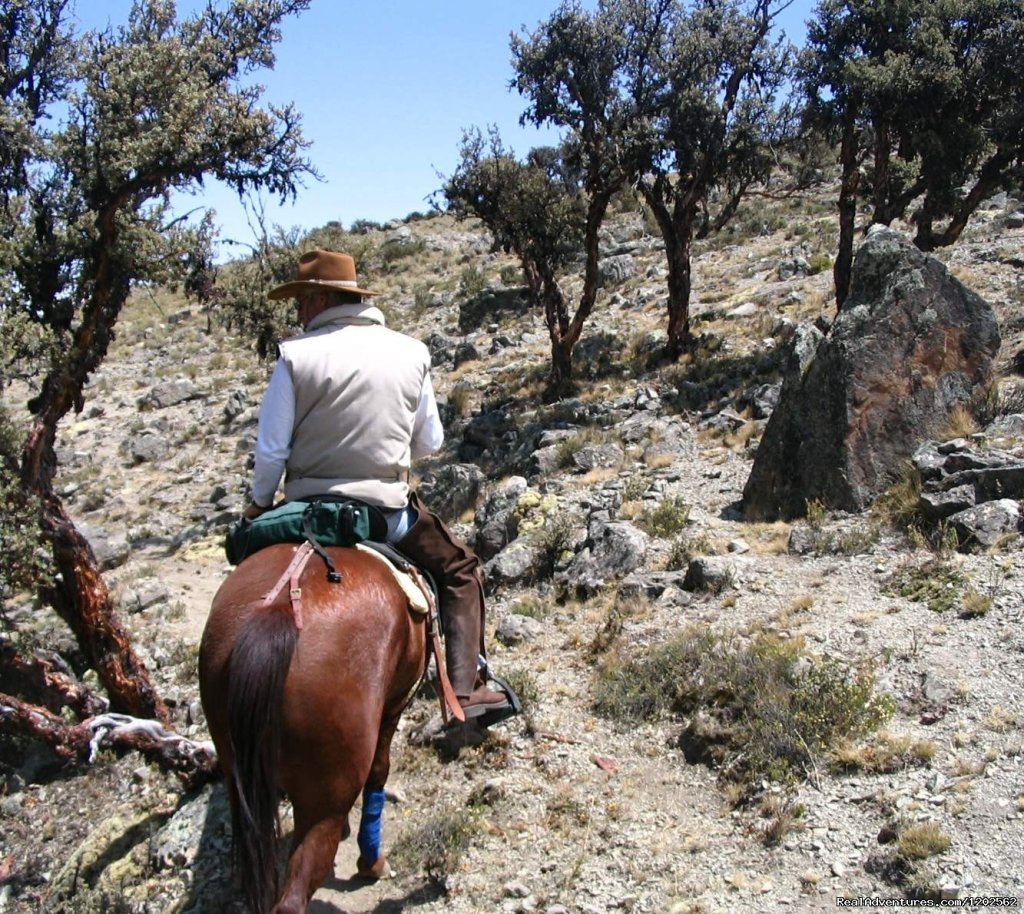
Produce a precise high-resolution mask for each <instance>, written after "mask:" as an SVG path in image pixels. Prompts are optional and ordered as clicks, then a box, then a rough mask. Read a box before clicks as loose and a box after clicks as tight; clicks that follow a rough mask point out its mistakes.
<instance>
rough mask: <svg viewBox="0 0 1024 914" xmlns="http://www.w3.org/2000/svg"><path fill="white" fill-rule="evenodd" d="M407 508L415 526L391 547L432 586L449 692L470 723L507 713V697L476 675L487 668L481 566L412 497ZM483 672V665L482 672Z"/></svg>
mask: <svg viewBox="0 0 1024 914" xmlns="http://www.w3.org/2000/svg"><path fill="white" fill-rule="evenodd" d="M409 503H410V505H411V506H412V507H413V508H414V509H415V510H416V512H417V518H416V522H415V523H414V524H413V525H412V527H411V528H410V529H409V532H408V533H406V535H405V536H404V537H403V538H402V539H401V540H399V541H398V542H397V543H396V544H395V545H396V547H397V548H398V549H399V551H401V552H403V553H404V554H405V555H407V556H408V557H409V558H410V559H411V560H412V561H414V562H416V563H417V564H418V565H420V566H421V567H423V568H425V569H426V570H427V571H428V572H430V574H431V575H432V576H433V578H434V580H435V582H436V583H437V588H438V596H439V602H440V611H441V624H442V627H443V629H444V637H445V647H446V651H445V666H446V667H447V670H448V678H449V680H451V684H452V689H453V690H454V692H455V695H456V697H457V698H458V699H459V703H460V704H461V705H462V706H463V709H464V710H465V712H466V716H467V717H475V716H478V715H480V714H483V713H484V712H486V711H489V710H493V709H495V708H496V707H497V706H499V705H500V706H505V707H507V706H508V704H509V701H508V696H506V695H504V694H503V693H501V692H495V691H493V690H492V689H489V688H487V684H486V682H487V680H486V677H485V675H482V674H481V672H480V671H479V670H478V665H479V661H480V660H484V664H486V656H487V655H486V651H485V648H484V591H483V586H482V585H481V583H480V575H479V571H478V569H479V565H480V560H479V559H478V558H477V557H476V554H475V553H474V552H473V551H472V550H471V549H470V548H469V546H467V545H466V544H465V543H464V542H463V541H462V540H461V539H459V538H458V537H457V536H455V534H453V533H452V532H451V530H449V529H448V527H447V526H445V524H444V522H443V521H442V520H441V519H440V518H439V517H438V516H437V515H436V514H434V513H432V512H431V511H429V510H428V509H427V508H426V507H425V506H424V505H423V502H422V501H421V500H420V499H419V498H418V497H417V496H416V494H415V493H413V494H412V495H410V498H409ZM484 668H485V669H486V665H485V667H484Z"/></svg>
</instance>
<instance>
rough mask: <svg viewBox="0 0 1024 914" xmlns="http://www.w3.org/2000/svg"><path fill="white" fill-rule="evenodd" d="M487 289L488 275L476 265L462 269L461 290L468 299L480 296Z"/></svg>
mask: <svg viewBox="0 0 1024 914" xmlns="http://www.w3.org/2000/svg"><path fill="white" fill-rule="evenodd" d="M486 288H487V275H486V274H485V273H484V271H483V270H481V269H480V267H478V266H477V265H476V264H475V263H471V264H469V265H468V266H465V267H463V268H462V272H461V273H460V274H459V289H460V291H461V292H462V294H463V295H464V296H465V297H466V298H472V297H473V296H474V295H479V294H480V293H481V292H483V290H484V289H486Z"/></svg>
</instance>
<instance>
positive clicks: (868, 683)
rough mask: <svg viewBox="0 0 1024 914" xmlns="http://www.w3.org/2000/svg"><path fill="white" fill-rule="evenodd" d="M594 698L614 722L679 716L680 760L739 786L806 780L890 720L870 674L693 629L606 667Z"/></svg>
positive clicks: (758, 639)
mask: <svg viewBox="0 0 1024 914" xmlns="http://www.w3.org/2000/svg"><path fill="white" fill-rule="evenodd" d="M596 694H597V698H596V706H597V710H598V711H599V712H600V713H602V714H604V715H606V716H608V717H611V718H613V719H618V720H623V721H626V720H636V719H638V718H639V719H651V718H657V717H659V716H663V715H665V714H674V715H679V716H681V717H682V718H683V719H684V721H685V723H684V729H683V734H682V737H681V745H682V748H683V750H684V752H685V754H686V757H687V759H688V760H689V761H691V762H697V761H700V762H705V763H708V764H712V765H715V766H717V767H718V768H719V771H720V773H721V775H722V776H723V777H724V778H726V779H728V780H735V781H739V782H742V783H744V784H752V783H755V782H759V781H760V780H762V779H765V778H767V779H770V780H776V781H782V782H788V781H792V780H795V779H797V778H799V777H804V776H811V775H813V773H814V772H816V771H817V769H818V767H819V765H820V763H821V762H822V761H824V759H825V758H826V756H828V754H829V753H830V752H831V751H832V750H833V749H834V748H835V747H837V746H838V745H839V744H840V743H841V742H842V741H844V740H850V739H855V738H858V737H861V736H864V735H866V734H867V733H870V732H872V731H873V730H875V729H877V728H878V727H879V726H881V725H882V724H883V723H884V722H885V721H886V720H888V719H889V717H890V716H891V715H892V712H893V702H892V699H891V698H890V697H889V696H888V695H884V694H883V695H876V694H875V692H874V678H873V677H872V676H871V675H870V674H869V673H867V672H864V671H861V672H853V673H851V672H850V671H848V670H847V669H845V668H844V667H843V666H842V665H841V664H839V663H838V662H836V661H834V660H832V659H830V658H815V657H812V656H810V655H809V654H807V653H806V652H805V650H804V647H803V644H802V642H801V641H800V639H786V640H782V639H779V638H777V637H775V636H773V635H770V634H766V633H758V634H756V635H754V636H753V637H751V638H741V637H740V636H739V635H737V634H718V633H714V632H711V631H709V630H708V629H706V628H698V627H692V628H690V629H688V630H686V631H684V632H683V633H682V634H680V635H678V636H677V637H675V638H672V639H671V640H669V641H666V642H664V643H663V644H661V645H660V646H658V647H655V648H654V649H652V650H648V651H647V652H645V654H643V655H642V656H637V657H635V658H633V659H630V660H627V661H624V662H623V661H617V660H615V659H612V660H611V661H610V662H608V663H607V664H606V665H605V667H604V669H603V670H602V671H601V673H600V676H599V680H598V683H597V693H596Z"/></svg>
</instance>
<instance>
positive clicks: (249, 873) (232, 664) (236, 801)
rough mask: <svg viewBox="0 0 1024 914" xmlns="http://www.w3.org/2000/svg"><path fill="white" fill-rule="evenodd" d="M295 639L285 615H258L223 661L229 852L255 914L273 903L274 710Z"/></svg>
mask: <svg viewBox="0 0 1024 914" xmlns="http://www.w3.org/2000/svg"><path fill="white" fill-rule="evenodd" d="M298 634H299V633H298V629H296V627H295V624H294V621H293V619H292V617H291V615H290V614H288V613H285V612H280V611H275V610H273V609H268V610H264V611H261V612H259V613H256V614H254V615H252V616H250V617H249V619H248V620H247V622H246V623H245V624H243V626H242V628H241V631H240V633H239V636H238V638H237V640H236V641H235V645H234V647H233V648H232V650H231V656H230V658H229V659H228V677H227V679H228V697H227V710H228V734H229V736H230V739H231V755H232V760H233V762H232V770H231V775H232V777H231V785H232V791H233V793H234V796H233V798H232V803H231V832H232V851H233V856H234V866H235V868H236V870H237V872H238V873H239V875H240V878H241V882H242V889H243V892H244V894H245V895H246V897H247V898H248V901H249V905H250V907H251V909H252V910H253V911H255V912H257V914H264V912H266V911H269V910H270V908H271V907H272V906H273V904H274V902H275V900H276V898H277V888H278V873H277V856H276V845H277V841H278V838H279V837H280V831H281V823H280V820H279V818H278V813H277V808H278V802H279V799H280V790H279V787H278V782H277V775H278V763H279V758H280V756H279V753H280V746H281V720H282V706H283V698H284V683H285V679H286V678H287V676H288V668H289V667H290V666H291V661H292V655H293V654H294V652H295V644H296V641H297V640H298Z"/></svg>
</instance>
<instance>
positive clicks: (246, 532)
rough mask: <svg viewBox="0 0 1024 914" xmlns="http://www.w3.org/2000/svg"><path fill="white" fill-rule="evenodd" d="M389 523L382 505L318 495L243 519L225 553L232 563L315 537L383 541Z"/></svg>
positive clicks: (328, 542)
mask: <svg viewBox="0 0 1024 914" xmlns="http://www.w3.org/2000/svg"><path fill="white" fill-rule="evenodd" d="M387 532H388V525H387V520H386V519H385V518H384V515H383V513H382V512H381V511H380V509H379V508H375V507H374V506H373V505H368V504H366V503H365V502H361V501H356V500H355V499H350V498H346V499H342V498H316V499H313V500H311V501H286V502H285V503H284V504H283V505H281V506H280V507H277V508H273V509H272V510H270V511H267V512H265V513H263V514H261V515H260V516H259V517H257V518H256V519H255V520H246V519H245V518H242V519H241V520H239V521H238V522H237V523H236V524H234V525H233V526H232V527H231V529H230V530H229V531H228V534H227V538H226V539H225V542H224V552H225V554H226V555H227V559H228V562H230V563H231V564H232V565H237V564H239V563H240V562H241V561H242V560H243V559H245V558H247V557H248V556H250V555H252V554H253V553H254V552H259V550H260V549H263V548H265V547H266V546H272V545H273V544H274V543H301V542H303V541H304V540H306V539H313V540H315V541H316V542H317V543H319V544H320V545H321V546H354V545H355V544H356V543H361V542H362V541H363V540H376V541H378V542H383V541H384V540H385V539H386V537H387Z"/></svg>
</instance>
